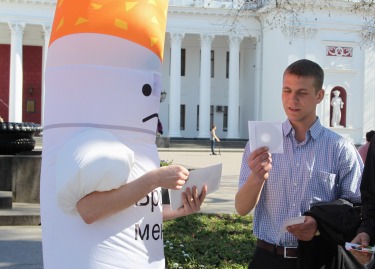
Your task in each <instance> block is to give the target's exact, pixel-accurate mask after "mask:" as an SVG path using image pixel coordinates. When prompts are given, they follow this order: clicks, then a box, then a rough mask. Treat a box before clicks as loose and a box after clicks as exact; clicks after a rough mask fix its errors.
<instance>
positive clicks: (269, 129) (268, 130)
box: [249, 121, 284, 153]
mask: <svg viewBox="0 0 375 269" xmlns="http://www.w3.org/2000/svg"><path fill="white" fill-rule="evenodd" d="M249 141H250V148H251V150H252V151H253V150H256V149H258V148H261V147H264V146H267V147H268V148H269V150H268V151H269V152H270V153H284V142H283V132H282V124H281V122H267V121H249Z"/></svg>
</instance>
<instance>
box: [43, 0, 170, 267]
mask: <svg viewBox="0 0 375 269" xmlns="http://www.w3.org/2000/svg"><path fill="white" fill-rule="evenodd" d="M167 9H168V1H167V0H146V1H142V0H140V1H126V0H121V1H119V0H59V1H58V2H57V4H56V12H55V17H54V22H53V27H52V33H51V38H50V46H49V50H48V56H47V64H46V74H45V80H46V81H45V83H46V94H45V111H44V128H43V129H44V131H43V158H42V174H41V218H42V240H43V259H44V268H45V269H60V268H80V269H85V268H95V269H102V268H103V269H104V268H105V269H107V268H108V269H110V268H150V269H151V268H152V269H154V268H164V252H163V240H162V212H161V211H162V209H161V195H160V188H158V189H156V190H154V191H153V192H151V193H150V194H148V195H147V196H146V197H144V199H143V200H141V201H139V202H138V203H137V204H135V205H134V206H131V207H129V208H127V209H126V210H123V211H121V212H119V213H117V214H115V215H112V216H110V217H108V218H104V219H102V220H100V221H97V222H95V223H93V224H90V225H88V224H86V223H84V221H83V220H82V218H81V217H80V216H79V214H78V213H77V208H76V204H77V202H78V201H79V200H80V199H82V198H83V197H85V196H86V195H88V194H90V193H93V192H96V191H110V190H113V189H116V188H119V187H120V186H122V185H124V184H126V183H129V182H131V181H132V180H135V179H137V178H139V177H140V176H142V175H143V174H144V173H146V172H148V171H150V170H152V169H155V168H157V167H159V157H158V153H157V149H156V146H155V131H156V126H157V117H158V110H159V104H160V92H161V63H162V59H163V50H164V38H165V28H166V19H167Z"/></svg>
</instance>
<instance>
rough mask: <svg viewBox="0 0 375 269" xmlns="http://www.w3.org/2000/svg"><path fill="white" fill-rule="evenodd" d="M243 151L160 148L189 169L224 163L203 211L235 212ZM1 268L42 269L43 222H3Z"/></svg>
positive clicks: (161, 153)
mask: <svg viewBox="0 0 375 269" xmlns="http://www.w3.org/2000/svg"><path fill="white" fill-rule="evenodd" d="M242 152H243V150H242V149H222V150H221V155H210V150H209V149H205V148H203V149H199V148H198V149H186V148H165V149H159V156H160V159H161V160H166V161H172V162H173V164H180V165H183V166H185V167H186V168H188V169H189V168H203V167H207V166H210V165H215V164H219V163H223V172H222V178H221V185H220V189H219V190H218V191H217V192H215V193H211V194H209V195H208V196H207V197H206V200H205V202H204V205H203V206H202V212H204V213H226V214H232V213H235V209H234V196H235V193H236V191H237V181H238V175H239V171H240V164H241V158H242ZM14 209H16V210H20V211H22V210H24V211H25V214H27V212H30V211H35V210H39V207H35V206H33V207H32V208H30V207H28V208H25V206H23V205H14ZM14 209H13V210H14ZM0 216H1V210H0ZM0 268H9V269H43V259H42V243H41V226H38V225H36V226H0Z"/></svg>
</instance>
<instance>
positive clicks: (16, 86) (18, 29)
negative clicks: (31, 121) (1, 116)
mask: <svg viewBox="0 0 375 269" xmlns="http://www.w3.org/2000/svg"><path fill="white" fill-rule="evenodd" d="M9 27H10V30H11V49H10V80H9V81H10V83H9V84H10V87H9V121H10V122H22V93H23V90H22V87H23V71H22V69H23V67H22V37H23V30H24V28H25V24H24V23H9Z"/></svg>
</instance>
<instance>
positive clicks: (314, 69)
mask: <svg viewBox="0 0 375 269" xmlns="http://www.w3.org/2000/svg"><path fill="white" fill-rule="evenodd" d="M285 74H291V75H296V76H299V77H312V78H314V79H315V83H314V84H315V85H314V86H315V89H316V91H320V90H321V89H322V88H323V81H324V71H323V69H322V68H321V67H320V65H318V64H317V63H316V62H313V61H310V60H307V59H301V60H298V61H295V62H293V63H291V64H290V65H289V66H288V67H287V68H286V69H285V71H284V76H285Z"/></svg>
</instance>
